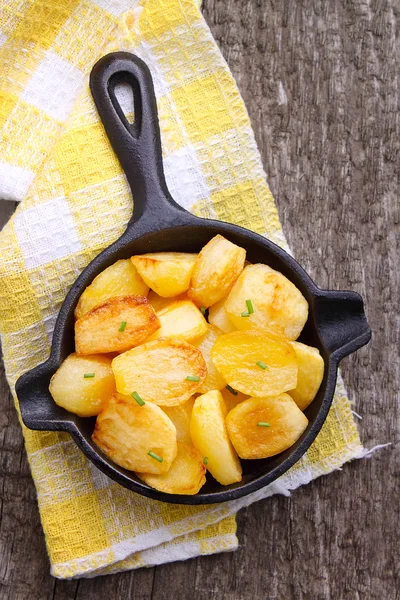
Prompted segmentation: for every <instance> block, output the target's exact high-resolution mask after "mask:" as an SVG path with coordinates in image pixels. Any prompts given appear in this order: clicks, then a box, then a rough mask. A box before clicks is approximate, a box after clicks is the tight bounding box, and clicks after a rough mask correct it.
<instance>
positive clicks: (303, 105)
mask: <svg viewBox="0 0 400 600" xmlns="http://www.w3.org/2000/svg"><path fill="white" fill-rule="evenodd" d="M399 13H400V6H399V3H398V2H396V0H382V1H381V0H374V1H373V2H367V1H361V0H359V1H357V0H335V1H333V2H326V0H281V1H274V0H240V1H239V0H236V1H235V0H206V1H205V6H204V14H205V17H206V19H207V21H208V23H209V25H210V27H211V30H212V32H213V34H214V36H215V38H216V39H217V41H218V43H219V45H220V47H221V50H222V52H223V54H224V56H225V57H226V60H227V61H228V63H229V66H230V68H231V69H232V72H233V74H234V76H235V78H236V80H237V83H238V86H239V88H240V90H241V92H242V95H243V98H244V100H245V103H246V106H247V108H248V110H249V113H250V117H251V120H252V123H253V127H254V130H255V132H256V137H257V141H258V144H259V148H260V150H261V153H262V158H263V162H264V165H265V170H266V172H267V175H268V181H269V183H270V186H271V188H272V191H273V193H274V194H275V198H276V201H277V203H278V207H279V213H280V216H281V219H282V221H283V225H284V229H285V232H286V235H287V237H288V239H289V242H290V244H291V247H292V249H293V251H294V253H295V256H296V257H297V259H298V260H299V261H300V263H301V264H302V265H303V266H304V267H305V269H306V270H308V272H309V273H310V274H311V276H312V277H313V279H314V280H315V281H316V282H317V284H319V285H320V286H321V287H329V288H332V289H353V290H356V291H358V292H360V293H361V294H362V295H363V297H364V298H365V300H366V309H367V314H368V318H369V321H370V324H371V327H372V330H373V338H372V342H371V343H370V345H369V346H368V347H367V348H363V349H362V350H360V351H358V352H357V353H356V354H355V355H353V356H351V357H350V358H347V359H346V360H345V361H343V363H342V364H343V374H344V379H345V382H346V385H347V388H348V391H349V393H350V395H351V397H352V398H353V399H354V402H355V411H356V412H357V413H359V414H360V415H361V416H362V420H361V421H360V422H359V428H360V432H361V437H362V440H363V442H364V444H365V445H366V446H367V447H371V446H373V445H374V444H378V443H384V442H389V441H391V442H392V446H391V447H389V448H384V449H382V450H380V451H378V452H377V453H376V454H374V456H373V457H372V458H370V459H364V460H360V461H355V462H353V463H352V464H349V465H346V466H345V467H344V468H343V470H342V471H338V472H335V473H333V474H331V475H329V476H327V477H323V478H321V479H319V480H317V481H315V482H313V483H311V484H309V485H307V486H306V487H304V488H301V489H299V490H297V491H296V492H294V493H293V495H292V496H291V497H290V498H284V497H274V498H271V499H268V500H266V501H263V502H261V503H259V504H256V505H253V506H251V507H250V508H248V509H246V510H243V511H242V512H241V513H240V514H239V515H238V535H239V539H240V548H239V550H238V551H237V552H236V553H232V554H221V555H217V556H211V557H203V558H199V559H194V560H190V561H187V562H182V563H175V564H169V565H165V566H160V567H156V568H152V569H141V570H139V571H132V572H128V573H123V574H119V575H115V576H107V577H98V578H96V579H92V580H84V579H82V580H80V581H57V580H56V579H54V578H52V577H51V576H50V575H49V563H48V559H47V556H46V550H45V544H44V539H43V534H42V529H41V525H40V521H39V515H38V509H37V504H36V498H35V489H34V486H33V483H32V480H31V476H30V473H29V468H28V463H27V460H26V456H25V451H24V448H23V441H22V436H21V432H20V428H19V425H18V422H17V417H16V412H15V409H14V406H13V403H12V400H11V398H10V395H9V392H8V388H7V384H6V383H5V379H4V373H3V372H2V373H1V374H0V599H1V600H8V599H10V600H23V599H25V598H27V599H28V598H29V600H41V599H43V600H45V599H46V600H69V599H71V600H72V599H77V600H78V599H79V600H91V599H95V600H103V599H107V600H110V599H120V598H121V599H127V598H134V599H135V600H150V599H151V600H161V599H163V600H164V599H166V600H169V599H178V600H186V599H187V600H193V599H195V600H212V599H218V600H219V599H224V600H258V599H259V600H261V599H262V600H292V599H293V600H347V599H349V600H373V599H375V598H376V599H377V600H395V599H396V598H400V578H399V560H400V555H399V554H400V553H399V545H400V543H399V518H400V515H399V492H400V489H399V480H400V473H399V464H400V461H399V458H400V454H399V443H398V442H399V437H400V436H399V427H398V423H399V403H398V382H399V380H400V377H399V321H398V314H399V268H398V259H399V200H398V198H399V181H398V173H399V77H398V75H399V73H398V66H397V57H398V56H399V50H400V48H399V36H398V29H399ZM396 129H397V131H396ZM0 206H1V208H0V210H1V211H2V217H1V218H2V222H3V223H4V222H5V220H6V212H7V211H10V210H12V207H11V205H7V206H5V205H4V204H3V205H2V204H0ZM396 259H397V261H396Z"/></svg>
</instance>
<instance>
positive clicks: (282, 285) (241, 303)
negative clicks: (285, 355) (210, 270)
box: [225, 264, 308, 340]
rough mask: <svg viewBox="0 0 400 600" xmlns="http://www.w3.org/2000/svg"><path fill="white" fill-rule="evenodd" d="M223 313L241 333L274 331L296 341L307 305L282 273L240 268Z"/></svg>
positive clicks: (257, 266)
mask: <svg viewBox="0 0 400 600" xmlns="http://www.w3.org/2000/svg"><path fill="white" fill-rule="evenodd" d="M246 301H250V303H248V302H246ZM248 304H249V306H250V310H249V306H248ZM225 310H226V312H227V315H228V318H229V320H230V321H231V322H232V323H233V324H234V325H235V326H236V327H237V329H240V330H241V331H248V330H257V331H260V330H268V329H274V330H276V331H277V332H278V333H283V335H284V336H285V337H287V338H288V339H289V340H295V339H296V338H298V337H299V335H300V333H301V330H302V329H303V327H304V325H305V323H306V321H307V317H308V303H307V300H306V299H305V298H304V296H303V295H302V293H301V292H300V290H298V289H297V288H296V286H295V285H293V283H292V282H291V281H289V279H287V278H286V277H285V276H284V275H282V273H279V272H278V271H274V270H273V269H271V268H270V267H268V266H267V265H261V264H256V265H249V266H247V267H245V268H244V270H243V272H242V273H241V275H240V277H239V278H238V280H237V281H236V283H235V285H234V286H233V288H232V290H231V291H230V293H229V296H228V298H227V300H226V302H225ZM252 311H253V312H252Z"/></svg>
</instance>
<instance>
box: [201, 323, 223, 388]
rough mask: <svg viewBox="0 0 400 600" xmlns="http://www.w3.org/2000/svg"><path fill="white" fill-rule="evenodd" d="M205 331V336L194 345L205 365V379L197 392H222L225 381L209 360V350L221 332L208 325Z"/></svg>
mask: <svg viewBox="0 0 400 600" xmlns="http://www.w3.org/2000/svg"><path fill="white" fill-rule="evenodd" d="M206 331H207V333H206V335H205V336H204V337H202V339H201V340H200V341H199V342H197V343H196V347H197V348H198V349H199V350H200V351H201V353H202V355H203V358H204V360H205V361H206V365H207V377H206V378H205V380H204V381H203V383H202V384H201V386H200V387H199V389H198V390H197V391H198V392H200V393H202V394H204V393H205V392H209V391H211V390H222V388H224V387H225V386H226V382H225V379H224V378H223V377H222V375H220V373H219V372H218V371H217V369H216V368H215V365H214V363H213V361H212V359H211V348H212V347H213V346H214V343H215V340H216V339H217V337H218V336H219V335H221V332H220V331H219V330H218V329H217V328H216V327H213V326H212V325H208V326H207V330H206Z"/></svg>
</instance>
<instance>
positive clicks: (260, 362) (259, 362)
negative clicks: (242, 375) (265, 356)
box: [256, 360, 268, 371]
mask: <svg viewBox="0 0 400 600" xmlns="http://www.w3.org/2000/svg"><path fill="white" fill-rule="evenodd" d="M256 365H257V367H260V369H263V370H264V371H265V369H268V365H266V364H265V363H263V362H262V361H261V360H258V361H257V362H256Z"/></svg>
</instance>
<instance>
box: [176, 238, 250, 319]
mask: <svg viewBox="0 0 400 600" xmlns="http://www.w3.org/2000/svg"><path fill="white" fill-rule="evenodd" d="M245 258H246V251H245V250H244V249H243V248H240V247H239V246H236V244H232V242H230V241H229V240H227V239H225V238H224V237H223V236H222V235H216V236H215V237H213V238H212V240H210V241H209V242H208V244H206V245H205V246H204V247H203V249H202V250H201V252H200V253H199V255H198V257H197V259H196V262H195V265H194V269H193V273H192V278H191V281H190V287H189V291H188V296H189V298H191V299H192V300H193V302H195V304H197V306H204V307H205V308H208V307H209V306H211V305H212V304H215V303H216V302H218V300H221V298H223V297H224V296H226V295H227V293H228V292H229V290H230V289H231V287H232V285H233V284H234V283H235V281H236V279H237V278H238V277H239V275H240V273H241V271H242V269H243V265H244V261H245Z"/></svg>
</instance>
